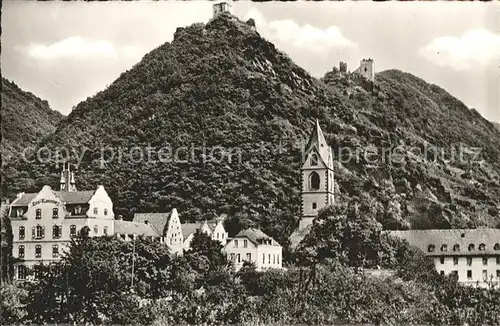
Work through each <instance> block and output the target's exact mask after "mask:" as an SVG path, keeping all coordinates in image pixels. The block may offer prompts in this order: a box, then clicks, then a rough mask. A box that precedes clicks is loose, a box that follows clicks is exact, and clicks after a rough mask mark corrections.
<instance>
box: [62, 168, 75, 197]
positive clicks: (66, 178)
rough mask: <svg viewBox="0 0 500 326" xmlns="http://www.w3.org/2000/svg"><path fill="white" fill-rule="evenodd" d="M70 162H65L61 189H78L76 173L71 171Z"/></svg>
mask: <svg viewBox="0 0 500 326" xmlns="http://www.w3.org/2000/svg"><path fill="white" fill-rule="evenodd" d="M70 165H71V164H70V163H69V162H66V163H64V167H63V170H62V171H61V181H59V183H60V189H59V190H60V191H76V183H75V175H74V174H73V172H72V171H70Z"/></svg>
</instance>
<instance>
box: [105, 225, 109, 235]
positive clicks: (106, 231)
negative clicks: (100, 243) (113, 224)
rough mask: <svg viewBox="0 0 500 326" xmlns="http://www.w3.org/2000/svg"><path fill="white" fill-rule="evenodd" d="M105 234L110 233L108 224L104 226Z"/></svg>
mask: <svg viewBox="0 0 500 326" xmlns="http://www.w3.org/2000/svg"><path fill="white" fill-rule="evenodd" d="M104 235H108V227H107V226H105V227H104Z"/></svg>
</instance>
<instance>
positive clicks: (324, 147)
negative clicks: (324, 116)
mask: <svg viewBox="0 0 500 326" xmlns="http://www.w3.org/2000/svg"><path fill="white" fill-rule="evenodd" d="M313 148H316V151H317V152H318V153H319V155H320V156H321V159H322V160H323V162H324V163H325V164H326V165H327V166H329V165H330V164H331V163H332V162H331V159H330V158H331V155H332V151H331V148H330V146H328V143H327V142H326V139H325V135H324V134H323V131H322V130H321V127H320V125H319V121H318V119H316V125H315V127H314V130H313V131H312V133H311V136H310V137H309V141H308V142H307V146H306V153H308V154H309V153H310V152H311V150H312V149H313Z"/></svg>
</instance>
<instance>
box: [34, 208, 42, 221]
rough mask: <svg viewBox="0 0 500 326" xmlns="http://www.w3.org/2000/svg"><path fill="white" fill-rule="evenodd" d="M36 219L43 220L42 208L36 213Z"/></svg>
mask: <svg viewBox="0 0 500 326" xmlns="http://www.w3.org/2000/svg"><path fill="white" fill-rule="evenodd" d="M35 212H36V213H35V215H36V219H38V220H39V219H41V218H42V210H41V209H40V208H37V209H36V211H35Z"/></svg>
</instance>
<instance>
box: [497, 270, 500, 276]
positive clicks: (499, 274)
mask: <svg viewBox="0 0 500 326" xmlns="http://www.w3.org/2000/svg"><path fill="white" fill-rule="evenodd" d="M497 278H500V269H497Z"/></svg>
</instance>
